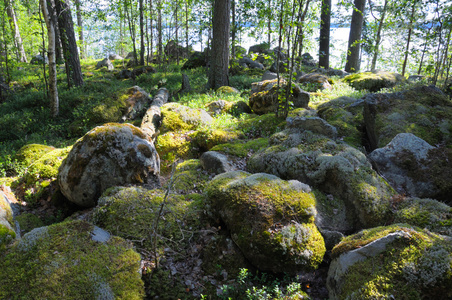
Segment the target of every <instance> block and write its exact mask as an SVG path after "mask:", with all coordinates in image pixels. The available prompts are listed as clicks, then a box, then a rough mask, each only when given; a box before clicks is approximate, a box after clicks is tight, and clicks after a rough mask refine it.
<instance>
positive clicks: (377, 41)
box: [370, 0, 388, 70]
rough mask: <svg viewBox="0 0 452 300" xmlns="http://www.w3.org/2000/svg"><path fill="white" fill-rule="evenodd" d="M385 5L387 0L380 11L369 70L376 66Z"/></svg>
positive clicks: (386, 0)
mask: <svg viewBox="0 0 452 300" xmlns="http://www.w3.org/2000/svg"><path fill="white" fill-rule="evenodd" d="M387 6H388V0H385V3H384V5H383V12H382V13H381V18H380V23H379V24H378V29H377V36H376V38H375V47H374V55H373V57H372V65H371V66H370V69H371V70H375V68H376V66H377V58H378V48H379V47H380V42H381V31H382V29H383V24H384V20H385V16H386V8H387Z"/></svg>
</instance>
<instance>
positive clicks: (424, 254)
mask: <svg viewBox="0 0 452 300" xmlns="http://www.w3.org/2000/svg"><path fill="white" fill-rule="evenodd" d="M332 253H333V257H335V258H334V260H333V262H332V263H331V265H330V269H329V272H328V279H327V287H328V290H329V299H332V300H336V299H449V298H450V297H452V291H451V289H450V286H451V285H452V240H451V239H450V238H449V237H444V236H440V235H436V234H433V233H430V232H428V231H422V230H421V229H419V228H413V227H411V226H409V225H403V224H402V225H391V226H387V227H377V228H373V229H370V230H365V231H362V232H359V233H357V234H354V235H352V236H349V237H347V238H345V239H344V240H343V241H342V242H341V243H340V244H338V245H337V246H336V247H335V248H334V249H333V251H332Z"/></svg>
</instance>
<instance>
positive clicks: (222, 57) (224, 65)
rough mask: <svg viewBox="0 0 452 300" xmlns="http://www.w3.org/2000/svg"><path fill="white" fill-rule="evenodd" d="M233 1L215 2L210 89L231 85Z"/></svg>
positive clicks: (220, 0)
mask: <svg viewBox="0 0 452 300" xmlns="http://www.w3.org/2000/svg"><path fill="white" fill-rule="evenodd" d="M230 12H231V0H215V3H214V8H213V20H212V23H213V24H212V31H213V39H212V51H211V56H210V58H211V59H210V71H209V81H208V87H209V88H211V89H217V88H219V87H221V86H224V85H229V76H228V67H229V34H230V20H229V16H230Z"/></svg>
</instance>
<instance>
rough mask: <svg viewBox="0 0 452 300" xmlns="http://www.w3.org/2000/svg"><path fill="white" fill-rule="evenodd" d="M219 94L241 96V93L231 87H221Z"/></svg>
mask: <svg viewBox="0 0 452 300" xmlns="http://www.w3.org/2000/svg"><path fill="white" fill-rule="evenodd" d="M217 93H220V94H240V91H239V90H238V89H236V88H234V87H230V86H227V85H225V86H220V87H219V88H218V89H217Z"/></svg>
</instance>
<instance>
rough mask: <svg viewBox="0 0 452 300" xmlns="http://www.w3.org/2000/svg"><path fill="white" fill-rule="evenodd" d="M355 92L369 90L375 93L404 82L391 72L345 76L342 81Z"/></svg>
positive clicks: (400, 77) (398, 75)
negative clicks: (355, 90)
mask: <svg viewBox="0 0 452 300" xmlns="http://www.w3.org/2000/svg"><path fill="white" fill-rule="evenodd" d="M342 80H343V81H344V82H347V83H348V84H350V85H351V86H352V87H354V88H355V89H357V90H369V91H370V92H377V91H379V90H380V89H382V88H390V87H393V86H395V85H396V84H398V83H400V82H403V81H405V78H404V77H403V76H402V75H400V74H397V73H391V72H383V71H376V72H364V73H356V74H351V75H348V76H345V77H344V78H343V79H342Z"/></svg>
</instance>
